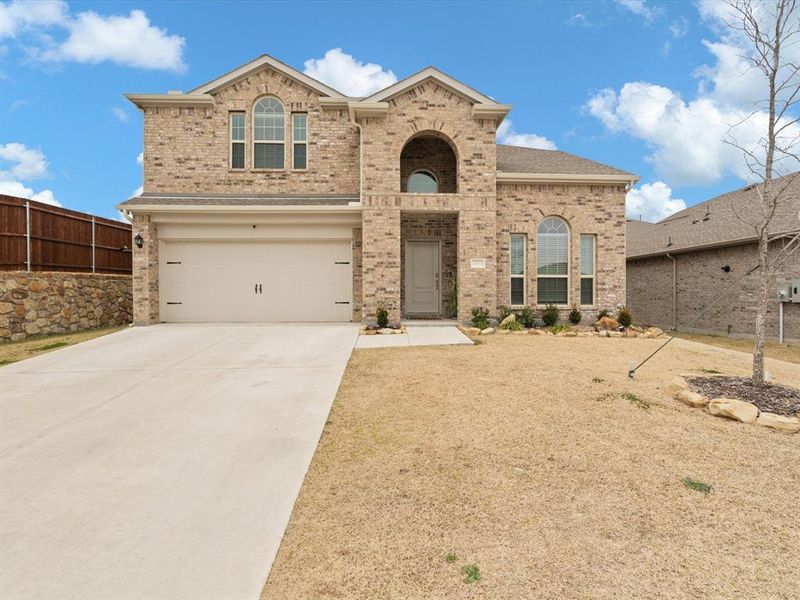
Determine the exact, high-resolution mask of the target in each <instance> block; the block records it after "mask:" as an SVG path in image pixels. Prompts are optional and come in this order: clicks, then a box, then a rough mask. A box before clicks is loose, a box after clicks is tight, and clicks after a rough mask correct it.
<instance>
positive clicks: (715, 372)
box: [700, 369, 722, 375]
mask: <svg viewBox="0 0 800 600" xmlns="http://www.w3.org/2000/svg"><path fill="white" fill-rule="evenodd" d="M700 372H701V373H709V374H711V375H722V371H717V370H716V369H700Z"/></svg>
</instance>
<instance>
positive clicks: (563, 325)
mask: <svg viewBox="0 0 800 600" xmlns="http://www.w3.org/2000/svg"><path fill="white" fill-rule="evenodd" d="M550 331H552V332H553V333H561V332H562V331H572V327H570V326H569V325H567V324H566V323H556V324H555V325H553V326H552V327H551V328H550Z"/></svg>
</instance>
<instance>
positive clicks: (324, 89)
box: [189, 54, 345, 97]
mask: <svg viewBox="0 0 800 600" xmlns="http://www.w3.org/2000/svg"><path fill="white" fill-rule="evenodd" d="M264 65H268V66H270V67H272V68H273V69H275V70H276V71H280V72H281V73H284V74H285V75H287V76H289V77H291V78H293V79H296V80H297V81H299V82H300V83H302V84H304V85H307V86H308V87H310V88H311V89H314V90H316V91H318V92H319V93H320V94H322V95H323V96H334V97H345V96H344V94H342V93H341V92H338V91H336V90H335V89H333V88H332V87H330V86H327V85H325V84H324V83H322V82H320V81H317V80H316V79H314V78H313V77H309V76H308V75H306V74H305V73H302V72H300V71H298V70H297V69H295V68H294V67H290V66H289V65H287V64H286V63H283V62H281V61H279V60H278V59H277V58H273V57H272V56H270V55H269V54H262V55H261V56H259V57H258V58H256V59H255V60H251V61H250V62H248V63H245V64H243V65H241V66H240V67H236V68H235V69H233V70H232V71H228V72H227V73H225V74H224V75H221V76H220V77H217V78H216V79H212V80H211V81H209V82H207V83H204V84H203V85H201V86H200V87H196V88H195V89H193V90H191V91H190V92H189V94H212V93H214V92H215V91H217V90H218V89H220V88H221V87H223V86H225V85H228V84H230V83H232V82H234V81H236V80H237V79H240V78H242V77H246V76H247V75H249V74H250V73H252V72H253V71H255V70H257V69H260V68H261V67H263V66H264Z"/></svg>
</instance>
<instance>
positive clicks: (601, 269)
mask: <svg viewBox="0 0 800 600" xmlns="http://www.w3.org/2000/svg"><path fill="white" fill-rule="evenodd" d="M548 216H558V217H561V218H562V219H564V220H565V221H566V222H567V223H568V225H569V231H570V245H569V249H570V264H569V303H568V305H567V306H566V307H565V308H564V311H563V312H564V313H565V314H566V313H567V312H568V311H569V305H571V304H572V303H575V304H580V236H581V234H592V235H596V236H597V239H596V264H595V304H594V305H593V306H587V307H581V310H582V311H583V312H585V313H589V314H594V313H596V312H597V310H599V309H603V308H605V309H614V308H616V307H618V306H622V305H623V304H624V303H625V189H624V187H622V186H610V185H572V184H571V185H550V184H542V185H507V184H503V185H498V186H497V229H496V241H497V257H498V263H499V264H498V269H497V304H498V305H499V304H506V305H507V304H510V301H511V298H510V296H511V292H510V280H509V278H510V275H509V272H510V271H509V244H510V239H511V234H512V233H522V234H525V235H526V236H527V278H526V296H527V302H528V304H529V305H531V306H536V305H537V303H536V292H537V289H536V230H537V227H538V226H539V224H540V223H541V222H542V220H544V219H545V218H546V217H548Z"/></svg>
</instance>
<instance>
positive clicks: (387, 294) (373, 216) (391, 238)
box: [361, 207, 400, 323]
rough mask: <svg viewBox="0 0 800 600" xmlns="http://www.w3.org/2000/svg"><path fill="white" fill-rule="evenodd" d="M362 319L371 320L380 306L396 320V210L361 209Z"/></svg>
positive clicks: (397, 212)
mask: <svg viewBox="0 0 800 600" xmlns="http://www.w3.org/2000/svg"><path fill="white" fill-rule="evenodd" d="M362 240H363V241H362V259H361V260H362V284H361V285H362V300H363V306H362V311H361V314H362V318H363V320H364V321H375V311H376V310H377V309H378V307H379V306H383V307H384V308H386V310H388V311H389V321H390V322H391V323H399V322H400V209H399V208H393V207H392V208H367V207H365V208H364V211H363V213H362Z"/></svg>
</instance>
